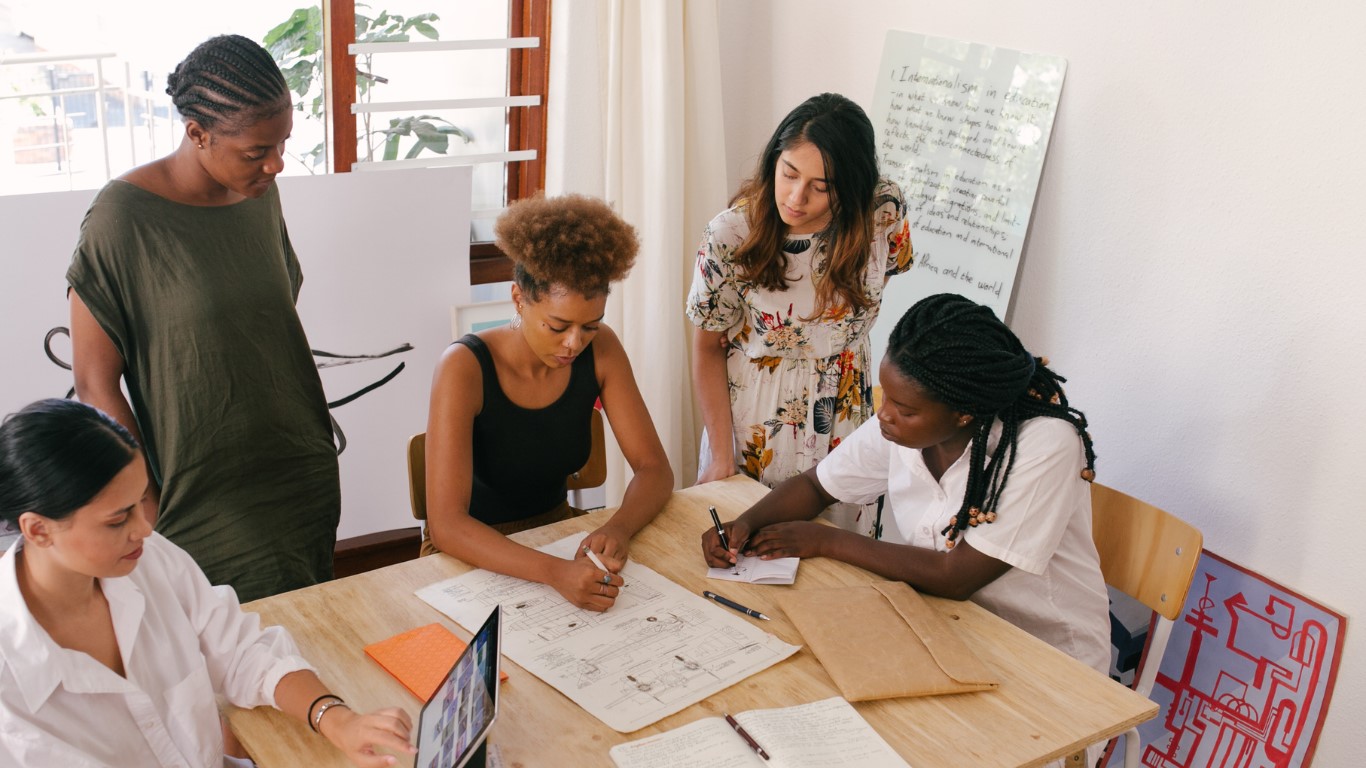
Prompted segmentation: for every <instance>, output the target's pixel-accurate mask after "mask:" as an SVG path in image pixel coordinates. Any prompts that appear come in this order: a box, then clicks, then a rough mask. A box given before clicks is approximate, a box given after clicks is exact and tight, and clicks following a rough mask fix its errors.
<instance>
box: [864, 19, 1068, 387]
mask: <svg viewBox="0 0 1366 768" xmlns="http://www.w3.org/2000/svg"><path fill="white" fill-rule="evenodd" d="M1066 70H1067V62H1066V61H1065V60H1063V59H1061V58H1058V57H1056V56H1046V55H1042V54H1035V53H1025V52H1022V51H1015V50H1010V49H1007V48H999V47H994V46H989V45H983V44H981V43H972V42H968V41H964V40H952V39H948V38H942V37H931V36H929V35H921V34H916V33H913V32H903V31H898V30H891V31H889V32H888V33H887V40H886V43H885V45H884V47H883V51H882V63H881V66H880V68H879V70H878V81H877V87H876V92H875V95H874V98H873V113H872V115H871V116H870V117H871V119H872V121H873V128H874V130H875V131H876V133H877V142H878V156H879V157H878V159H879V162H880V164H881V168H882V173H883V175H884V176H886V177H888V178H890V179H892V180H893V181H896V182H897V183H899V184H900V185H901V189H902V192H903V193H904V194H905V197H906V204H907V207H908V216H909V218H910V221H911V242H912V245H913V246H914V248H915V266H914V267H913V268H912V269H911V270H910V272H908V273H907V274H905V275H902V276H900V277H894V278H892V280H891V282H889V283H888V284H887V291H886V293H885V294H884V295H883V299H882V311H881V314H880V315H879V317H878V322H877V324H876V325H875V326H874V327H873V330H872V343H873V355H874V360H875V361H876V360H878V359H880V358H881V356H882V351H883V350H884V349H886V346H887V338H888V336H890V335H891V331H892V327H893V326H894V325H895V324H896V321H897V320H899V319H900V318H901V316H902V315H903V314H904V313H905V311H906V310H907V309H909V308H910V306H911V305H912V304H914V303H915V302H917V301H919V300H920V299H922V298H924V297H926V296H930V295H932V294H936V293H960V294H962V295H964V296H967V297H968V298H970V299H972V300H974V301H977V302H979V303H982V304H986V305H987V306H989V307H991V308H992V310H994V311H995V312H996V315H997V316H998V317H1001V318H1005V314H1006V309H1007V308H1008V307H1009V306H1010V297H1011V292H1012V290H1013V289H1014V286H1015V277H1016V274H1017V272H1018V270H1019V265H1020V254H1021V251H1022V250H1023V248H1024V240H1025V234H1026V233H1027V232H1028V228H1029V219H1030V216H1031V214H1032V212H1033V209H1034V198H1035V194H1036V193H1037V191H1038V188H1039V179H1040V178H1041V177H1042V173H1043V161H1044V155H1045V153H1046V152H1047V150H1048V141H1049V138H1050V137H1051V135H1052V129H1053V118H1054V115H1055V114H1056V112H1057V107H1058V98H1059V96H1060V95H1061V93H1062V82H1063V76H1064V75H1065V74H1066Z"/></svg>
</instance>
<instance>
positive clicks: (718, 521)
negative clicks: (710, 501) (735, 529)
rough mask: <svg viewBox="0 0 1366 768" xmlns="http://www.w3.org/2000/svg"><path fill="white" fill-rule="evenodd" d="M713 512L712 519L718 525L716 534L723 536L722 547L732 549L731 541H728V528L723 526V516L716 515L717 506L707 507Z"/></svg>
mask: <svg viewBox="0 0 1366 768" xmlns="http://www.w3.org/2000/svg"><path fill="white" fill-rule="evenodd" d="M707 511H708V512H710V513H711V521H712V523H714V524H715V525H716V535H717V536H720V537H721V549H724V550H726V551H727V552H729V551H730V542H729V541H726V529H725V528H722V527H721V518H720V517H718V516H717V515H716V507H707Z"/></svg>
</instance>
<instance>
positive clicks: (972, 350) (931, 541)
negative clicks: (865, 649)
mask: <svg viewBox="0 0 1366 768" xmlns="http://www.w3.org/2000/svg"><path fill="white" fill-rule="evenodd" d="M879 378H880V381H881V383H882V390H883V400H882V405H881V406H880V407H879V408H878V411H877V419H875V420H873V421H870V422H868V423H866V424H864V425H863V426H861V427H859V429H858V430H857V431H856V432H855V433H854V434H853V435H850V436H849V438H848V439H846V440H845V441H844V442H842V443H841V444H840V445H839V446H838V447H837V448H836V449H835V450H833V451H832V452H831V453H830V455H829V456H827V457H826V458H825V459H824V460H823V461H821V463H820V464H818V465H816V466H815V467H814V468H812V469H811V470H809V471H807V472H804V473H802V474H800V475H797V476H796V477H794V478H792V479H790V480H788V481H787V482H784V483H783V484H781V485H779V486H778V487H777V488H775V489H773V491H772V492H771V493H769V494H768V495H767V496H765V497H764V498H763V499H762V500H760V501H759V502H758V503H757V504H755V505H754V506H753V507H751V508H750V509H749V510H748V511H746V512H745V513H744V514H743V515H741V516H740V517H739V518H738V519H737V520H735V521H734V522H732V523H729V524H728V526H726V527H728V530H727V531H726V534H727V536H728V541H729V542H730V543H731V545H732V548H731V549H730V550H726V549H724V548H722V547H721V544H720V540H719V538H718V537H717V535H716V531H715V530H714V529H712V530H709V531H707V532H706V533H704V534H703V536H702V550H703V556H704V557H705V559H706V560H707V562H708V563H709V564H710V565H713V566H725V565H729V564H730V563H731V562H733V561H734V559H735V557H736V555H737V553H738V551H741V550H742V551H744V552H745V553H746V554H756V555H758V556H760V557H762V558H765V559H769V558H775V557H831V558H835V559H838V560H843V561H844V562H848V563H852V564H854V565H857V566H860V567H862V568H865V569H867V570H870V571H873V572H874V573H877V574H879V575H881V576H882V577H884V578H887V579H895V580H897V581H904V582H907V583H908V584H910V585H911V586H912V587H915V588H916V589H917V590H920V591H921V592H925V593H928V594H931V595H937V596H939V597H948V598H952V599H955V600H972V601H974V602H976V603H979V604H980V605H982V606H983V607H984V608H986V609H987V610H989V611H991V612H993V613H995V614H997V615H998V616H1000V617H1002V618H1004V619H1006V620H1007V621H1009V622H1011V623H1012V624H1015V625H1016V626H1018V627H1020V628H1021V629H1024V630H1025V631H1027V632H1029V633H1030V634H1032V635H1034V636H1035V637H1038V638H1039V639H1041V640H1043V641H1045V642H1047V643H1049V644H1050V645H1052V646H1054V647H1055V648H1057V649H1058V650H1060V651H1062V652H1064V653H1066V654H1068V655H1069V656H1072V657H1073V658H1075V659H1078V660H1079V661H1081V662H1083V663H1085V664H1087V665H1088V666H1090V667H1092V668H1093V669H1096V670H1097V671H1099V672H1101V673H1105V672H1107V671H1108V669H1109V663H1110V651H1109V649H1110V640H1109V637H1110V636H1109V612H1108V598H1107V595H1106V591H1105V584H1104V579H1103V577H1102V576H1101V573H1100V559H1099V556H1098V555H1097V554H1096V548H1095V544H1094V543H1093V541H1092V539H1091V492H1090V485H1089V482H1088V481H1090V480H1091V479H1093V478H1094V477H1095V452H1094V451H1093V450H1092V447H1091V437H1090V435H1089V434H1087V432H1086V417H1085V415H1083V414H1082V412H1081V411H1079V410H1077V409H1076V408H1073V407H1072V406H1071V405H1069V404H1068V402H1067V396H1066V395H1065V394H1064V393H1063V390H1062V382H1063V378H1062V377H1061V376H1058V375H1057V374H1056V373H1054V372H1053V371H1052V370H1051V369H1049V368H1048V365H1047V361H1045V360H1044V359H1043V358H1039V357H1035V356H1034V355H1032V354H1030V353H1029V352H1028V351H1027V350H1026V349H1025V348H1024V346H1023V345H1022V344H1021V343H1020V340H1019V339H1018V338H1017V337H1016V336H1015V334H1014V333H1013V332H1012V331H1011V330H1010V329H1009V328H1008V327H1006V325H1005V323H1002V322H1001V321H1000V320H999V319H997V317H996V315H995V314H993V313H992V311H991V310H990V309H989V308H987V307H984V306H982V305H980V304H977V303H975V302H973V301H971V300H969V299H966V298H964V297H962V296H958V295H956V294H939V295H937V296H930V297H928V298H926V299H923V300H922V301H920V302H917V303H916V305H915V306H913V307H911V308H910V309H909V310H907V311H906V314H905V315H904V316H903V317H902V318H901V320H900V321H899V322H898V323H897V324H896V327H895V329H894V330H893V331H892V334H891V338H890V340H889V342H888V349H887V354H886V355H884V356H883V359H882V364H881V368H880V371H879ZM879 499H881V500H882V502H881V504H880V507H881V510H880V512H879V513H878V515H877V517H878V522H877V527H876V530H875V536H874V537H872V538H870V537H866V536H859V535H856V534H853V533H851V532H849V531H844V530H840V529H837V528H832V527H830V526H824V525H816V524H813V523H811V522H808V521H810V520H811V519H812V518H814V517H815V516H816V515H817V514H819V513H820V511H821V510H822V509H824V508H825V507H826V506H827V505H829V504H832V503H834V502H836V501H845V502H854V503H870V502H877V501H878V500H879Z"/></svg>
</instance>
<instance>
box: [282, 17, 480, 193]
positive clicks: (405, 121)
mask: <svg viewBox="0 0 1366 768" xmlns="http://www.w3.org/2000/svg"><path fill="white" fill-rule="evenodd" d="M356 8H357V12H356V42H358V43H376V42H407V41H408V40H409V39H411V34H412V33H413V32H416V33H417V34H419V35H422V36H423V37H426V38H427V39H429V40H436V39H438V38H439V36H440V35H439V33H438V32H437V30H436V28H435V27H433V26H432V24H431V22H434V21H437V20H438V19H439V17H438V16H437V15H436V14H434V13H421V14H418V15H416V16H400V15H398V14H394V13H389V12H388V11H380V12H379V14H378V15H377V16H374V17H370V16H366V15H364V14H362V13H361V12H360V10H359V9H361V8H367V9H368V8H369V6H367V5H365V4H363V3H357V4H356ZM262 45H264V46H265V48H266V50H268V51H270V53H271V55H272V56H274V57H275V61H276V63H277V64H279V65H280V69H281V71H282V72H284V75H285V82H286V83H288V85H289V89H290V90H291V91H293V92H294V93H296V94H298V98H297V99H296V100H295V103H294V107H295V109H297V110H299V111H300V112H304V113H305V118H306V119H314V120H319V121H321V120H322V119H323V110H324V104H325V103H326V100H325V98H324V93H323V75H324V70H325V66H326V65H325V62H324V61H323V21H322V9H321V8H320V6H316V5H315V6H312V7H309V8H299V9H296V10H295V11H294V12H293V13H292V14H290V16H289V18H288V19H287V20H285V21H283V22H281V23H280V24H277V25H276V26H275V27H274V28H272V29H271V30H270V31H269V32H267V33H266V36H265V39H264V40H263V41H262ZM357 63H358V67H357V70H356V99H357V101H358V102H360V103H362V104H368V103H369V102H370V97H371V90H372V89H373V88H374V86H375V85H377V84H383V83H386V82H388V80H386V79H385V78H383V77H381V76H379V75H376V74H374V73H373V71H372V67H371V63H372V55H371V54H362V55H361V57H360V60H359V61H358V62H357ZM371 117H372V115H371V113H369V112H362V113H361V118H362V120H361V131H360V136H359V137H358V141H361V142H363V145H364V147H365V159H366V160H368V161H370V160H374V159H375V153H376V152H377V151H379V150H381V148H382V151H381V152H380V159H381V160H396V159H398V156H399V152H400V149H401V145H402V144H403V143H404V141H405V140H411V144H410V145H409V146H408V149H407V152H406V153H405V154H404V155H403V156H404V158H405V159H411V158H414V157H417V156H418V155H421V154H422V153H423V152H433V153H435V154H438V155H444V154H446V152H447V150H448V149H449V148H450V141H451V138H452V137H455V138H458V139H461V140H462V141H464V142H465V143H467V144H468V143H469V142H470V140H471V138H472V137H471V136H470V135H469V134H468V133H466V132H465V131H463V130H461V129H460V128H459V127H457V126H456V125H454V124H452V123H451V122H450V121H448V120H445V119H443V118H440V117H437V116H435V115H410V116H407V117H395V118H391V119H390V120H389V125H388V127H387V128H373V127H372V125H371ZM325 147H326V145H325V144H324V143H322V142H320V143H319V144H318V145H317V146H315V147H313V148H312V149H310V150H308V151H307V152H303V153H299V154H295V155H294V156H295V157H296V158H298V159H299V161H300V162H301V163H302V164H303V165H304V167H306V168H308V169H309V170H310V171H312V170H313V169H314V168H317V167H318V166H320V165H322V164H323V161H324V159H325V157H324V154H325V151H326V149H325ZM291 154H293V153H291Z"/></svg>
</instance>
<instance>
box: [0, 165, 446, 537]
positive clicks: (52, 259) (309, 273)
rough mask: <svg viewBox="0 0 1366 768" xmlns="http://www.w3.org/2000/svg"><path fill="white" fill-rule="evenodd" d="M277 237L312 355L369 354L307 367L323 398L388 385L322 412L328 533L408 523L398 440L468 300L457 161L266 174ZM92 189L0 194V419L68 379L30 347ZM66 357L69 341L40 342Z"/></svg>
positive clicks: (59, 299)
mask: <svg viewBox="0 0 1366 768" xmlns="http://www.w3.org/2000/svg"><path fill="white" fill-rule="evenodd" d="M278 183H279V186H280V197H281V200H282V205H283V207H284V212H285V221H286V224H287V226H288V227H289V234H290V239H291V240H292V241H293V243H294V249H295V250H296V251H297V252H298V254H299V261H300V263H301V264H302V265H303V272H304V284H303V289H302V291H301V292H300V294H299V316H300V317H301V318H302V319H303V324H304V329H305V331H306V332H307V334H308V340H309V344H310V345H311V346H312V347H313V348H314V349H321V350H326V351H329V352H335V353H340V354H362V353H377V352H381V351H384V350H389V349H393V348H394V347H397V346H399V345H401V344H405V343H406V344H411V345H412V346H413V349H412V350H411V351H408V352H404V353H401V354H397V355H393V356H391V357H387V358H384V359H381V360H370V361H366V362H363V363H357V364H353V365H345V366H340V367H335V368H327V369H325V370H323V371H321V372H320V374H321V377H322V382H323V388H324V390H325V391H326V393H327V398H328V400H336V399H339V398H341V397H344V396H346V395H348V394H350V393H352V392H354V391H356V390H358V389H360V388H361V387H363V386H365V385H367V384H370V383H371V382H374V381H375V380H377V379H379V378H381V377H382V376H384V375H385V374H387V373H388V372H390V371H391V370H393V368H394V367H395V366H396V365H397V364H398V363H400V362H402V363H404V365H405V369H404V371H403V372H402V373H400V374H399V375H398V376H397V377H396V378H394V379H393V380H392V381H390V382H389V383H388V384H385V385H384V386H382V387H380V388H379V389H376V390H375V391H373V392H370V393H369V394H367V395H365V396H363V397H361V398H359V399H358V400H356V401H354V402H352V403H350V404H348V405H344V406H341V407H340V408H337V409H335V410H333V412H332V415H333V416H334V417H335V418H336V419H337V421H338V422H339V423H340V424H341V427H342V429H343V431H344V432H345V434H346V438H347V447H346V451H345V452H344V453H343V454H342V455H341V457H340V463H341V479H342V516H341V525H340V527H339V529H338V533H337V535H338V536H339V537H341V538H345V537H349V536H358V535H361V534H365V533H373V532H375V531H381V530H388V529H391V528H402V527H410V526H413V525H416V524H417V523H416V521H414V520H413V518H412V515H411V513H410V511H409V503H408V469H407V459H406V451H407V440H408V437H409V436H410V435H412V434H413V433H415V432H422V431H424V430H426V428H427V403H428V399H429V395H430V389H431V381H432V373H433V371H434V370H435V367H436V361H437V359H438V358H439V357H440V355H441V352H442V350H443V349H445V347H446V345H447V344H449V343H450V342H451V322H450V317H451V306H452V305H455V304H464V303H467V302H468V300H469V293H470V286H469V232H470V226H469V221H470V169H469V168H468V167H447V168H417V169H403V170H394V171H389V172H386V173H366V174H334V175H322V176H296V177H289V178H280V179H279V180H278ZM95 194H96V190H81V191H76V192H58V193H49V194H40V195H12V196H0V227H3V231H4V232H5V250H4V251H3V252H2V253H0V308H2V309H0V313H2V314H0V319H2V320H3V322H0V361H3V363H0V370H2V371H3V375H0V414H5V413H11V412H13V411H15V410H17V409H19V408H21V407H23V406H24V405H26V404H28V403H30V402H32V401H34V400H37V399H39V398H43V397H61V396H63V395H64V394H66V391H67V389H69V388H70V387H71V373H70V372H68V371H64V370H62V369H60V368H58V367H57V366H56V365H54V364H53V363H52V362H50V361H49V360H48V359H47V357H46V356H45V355H44V354H43V336H44V335H45V334H46V333H47V331H48V329H50V328H53V327H54V326H65V325H67V324H68V319H69V317H68V309H67V303H66V269H67V266H68V265H69V264H70V262H71V253H72V251H73V250H74V249H75V245H76V240H77V237H78V235H79V232H80V225H81V219H82V217H83V216H84V214H85V211H86V209H87V208H89V206H90V202H91V200H93V199H94V197H95ZM54 347H56V349H57V351H58V353H59V354H60V356H61V357H62V358H63V359H65V360H68V361H69V360H70V359H71V353H70V348H71V347H70V344H69V343H67V341H66V340H65V339H64V338H63V339H59V340H58V342H57V343H55V344H54Z"/></svg>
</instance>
